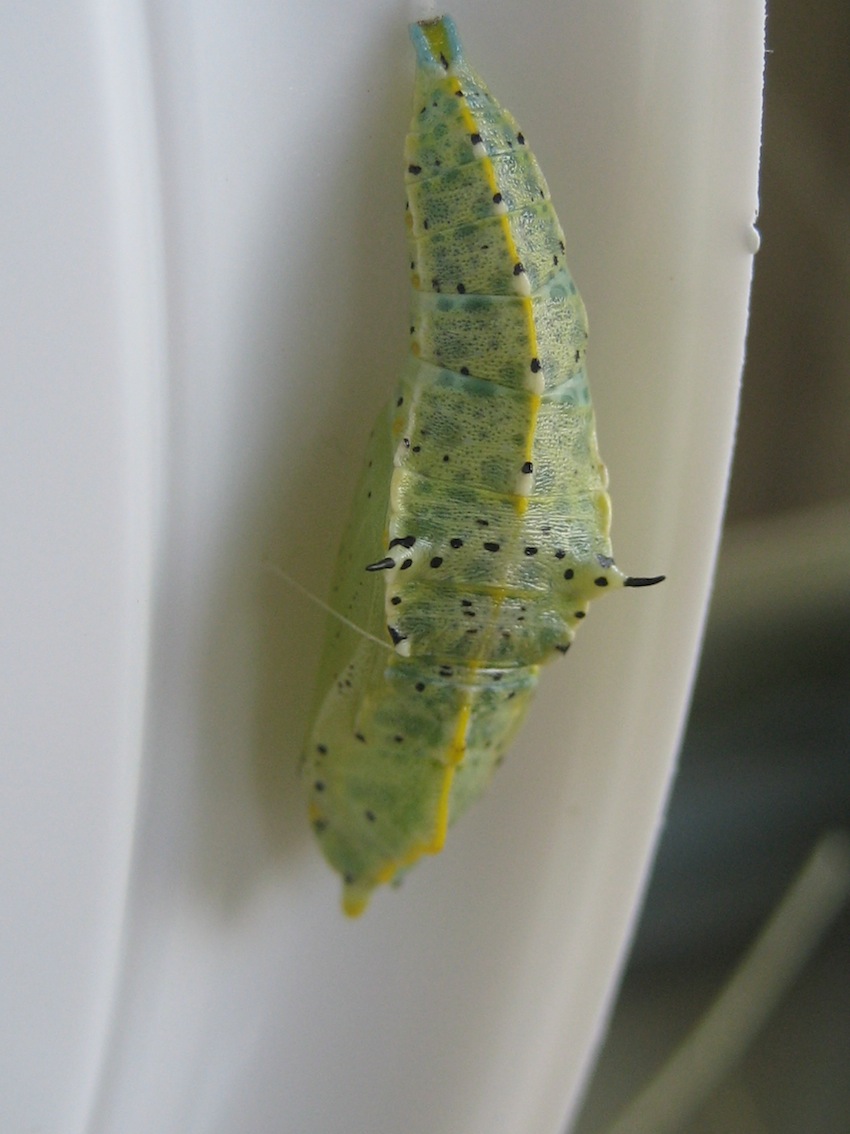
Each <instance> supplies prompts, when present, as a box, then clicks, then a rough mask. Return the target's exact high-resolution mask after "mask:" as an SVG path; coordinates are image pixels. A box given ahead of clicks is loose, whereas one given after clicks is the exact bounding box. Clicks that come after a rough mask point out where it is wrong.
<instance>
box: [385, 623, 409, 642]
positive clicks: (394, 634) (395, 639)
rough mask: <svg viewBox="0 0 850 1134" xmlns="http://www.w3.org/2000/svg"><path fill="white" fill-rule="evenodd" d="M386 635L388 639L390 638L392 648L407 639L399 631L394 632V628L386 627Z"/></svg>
mask: <svg viewBox="0 0 850 1134" xmlns="http://www.w3.org/2000/svg"><path fill="white" fill-rule="evenodd" d="M387 633H388V634H389V636H390V638H392V642H393V645H394V646H397V645H398V644H399V642H403V641H405V639H406V638H407V635H406V634H402V633H401V632H400V631H398V630H396V628H395V626H388V627H387Z"/></svg>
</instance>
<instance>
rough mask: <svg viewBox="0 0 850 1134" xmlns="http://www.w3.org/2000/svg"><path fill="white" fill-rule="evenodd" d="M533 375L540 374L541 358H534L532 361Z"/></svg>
mask: <svg viewBox="0 0 850 1134" xmlns="http://www.w3.org/2000/svg"><path fill="white" fill-rule="evenodd" d="M531 373H532V374H539V373H540V359H539V358H532V360H531Z"/></svg>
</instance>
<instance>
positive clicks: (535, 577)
mask: <svg viewBox="0 0 850 1134" xmlns="http://www.w3.org/2000/svg"><path fill="white" fill-rule="evenodd" d="M411 38H412V40H413V45H414V47H415V49H416V80H415V89H414V105H413V120H412V122H411V125H410V131H409V133H408V135H407V140H406V144H405V167H406V174H405V182H406V190H407V224H408V230H409V240H410V278H411V315H410V336H409V337H410V354H409V357H408V360H407V363H406V364H405V366H404V369H403V372H402V375H401V380H400V382H399V384H398V388H397V390H396V392H395V393H394V395H393V397H392V400H391V401H390V404H389V406H388V407H387V408H386V410H385V411H384V413H383V414H382V415H381V417H380V418H379V420H378V423H377V425H376V427H375V430H374V432H373V434H372V437H371V442H370V446H369V452H368V457H367V460H368V464H367V468H366V471H365V473H364V475H363V478H362V480H361V483H360V486H359V488H358V490H357V495H356V501H355V507H354V512H353V514H352V517H351V521H350V523H349V526H348V530H347V532H346V533H345V536H344V539H343V543H342V548H341V551H340V555H339V560H338V563H337V568H336V574H335V579H334V583H333V591H332V596H331V603H332V605H333V608H334V610H336V611H338V612H339V614H340V615H342V616H343V617H342V618H340V619H333V620H332V621H331V624H330V626H329V630H328V640H327V642H326V645H325V650H324V654H323V659H322V663H321V667H320V675H319V682H318V691H317V693H318V696H317V704H316V710H315V714H314V719H313V723H312V726H311V729H310V734H309V739H308V742H307V750H306V753H305V757H304V763H303V776H304V780H305V782H306V785H307V787H308V790H309V793H310V820H311V822H312V825H313V828H314V830H315V832H316V834H317V835H318V837H319V840H320V842H321V846H322V850H323V852H324V854H325V857H326V858H327V860H328V862H330V864H331V865H332V866H333V867H334V869H335V870H337V871H339V873H340V874H341V875H342V878H343V885H344V890H343V908H344V909H345V911H346V913H348V914H351V915H356V914H359V913H360V912H361V911H362V910H363V909H364V908H365V907H366V904H367V903H368V901H369V898H370V896H371V893H372V891H373V890H374V888H375V887H376V886H378V885H380V884H382V883H386V882H392V881H393V880H396V879H398V878H399V877H400V875H401V874H402V873H403V872H404V871H405V870H406V869H407V868H408V867H410V866H411V864H412V863H414V862H415V861H416V860H417V859H418V858H419V857H420V856H421V855H423V854H435V853H436V852H438V851H439V850H440V849H441V848H442V846H443V843H444V841H445V837H446V831H447V829H448V827H449V826H450V825H451V824H452V823H453V822H454V821H455V820H456V819H457V818H458V816H460V815H461V814H462V813H463V812H464V811H465V810H466V809H467V807H468V806H469V805H470V803H472V802H473V801H474V800H475V799H477V798H478V796H479V795H480V794H481V792H482V791H483V790H484V787H485V786H486V784H487V782H488V780H489V779H490V776H491V773H492V772H493V769H494V768H495V766H496V765H497V764H498V763H499V762H500V760H501V758H502V756H503V754H504V752H505V749H506V748H507V746H508V745H509V743H510V741H511V739H512V737H513V735H514V733H515V732H516V730H517V727H518V725H519V724H520V722H521V720H522V718H523V716H524V715H525V712H526V710H527V708H528V705H529V702H530V700H531V697H532V694H533V692H534V689H535V686H536V684H537V678H538V672H539V669H540V666H541V665H542V664H543V662H545V661H546V660H547V659H549V658H550V657H552V656H553V655H555V654H558V653H566V651H567V650H568V649H569V646H570V643H571V642H572V640H573V635H574V633H575V629H576V627H577V626H578V624H579V623H580V622H581V620H582V619H583V618H584V617H585V614H586V613H587V608H588V604H589V602H590V600H591V599H592V598H594V597H596V596H597V595H599V594H602V593H604V592H605V591H608V590H611V589H612V588H615V587H622V586H645V585H649V584H651V583H656V582H659V581H660V579H637V578H627V577H625V576H624V575H623V574H622V572H621V571H620V570H619V569H618V568H617V567H616V566H615V565H614V561H613V559H612V556H611V543H610V539H609V525H610V501H609V498H608V494H607V492H606V485H607V476H606V472H605V467H604V465H603V464H602V462H601V460H600V458H599V453H598V450H597V446H596V433H595V427H594V419H593V409H592V407H591V403H590V394H589V391H588V385H587V375H586V371H585V349H586V345H587V321H586V318H585V312H584V305H583V303H582V301H581V297H580V296H579V294H578V291H577V290H576V286H575V284H574V283H573V280H572V277H571V276H570V273H569V271H568V270H567V266H566V262H565V260H564V235H563V232H562V231H561V226H560V224H559V222H558V218H557V217H556V216H555V211H554V209H553V208H552V205H551V202H550V199H549V190H548V187H547V185H546V182H545V180H544V178H543V174H542V173H541V171H540V168H539V166H538V164H537V161H536V160H535V158H534V155H533V154H532V153H531V151H530V150H529V148H528V146H527V145H526V141H525V137H524V135H523V133H522V132H521V130H520V129H519V128H518V126H517V124H516V122H515V121H514V119H513V117H512V116H511V115H510V114H509V113H508V112H507V111H506V110H504V109H503V108H502V107H501V106H500V105H499V104H498V103H497V102H496V100H495V99H494V98H493V96H492V95H491V94H490V93H489V91H488V90H487V88H486V87H485V86H484V84H483V83H482V81H481V80H480V79H479V78H478V76H477V75H476V74H475V73H474V72H473V71H472V70H471V69H470V67H469V65H468V63H467V62H466V58H465V56H464V53H463V49H462V47H461V44H460V41H459V39H458V35H457V31H456V28H455V25H454V23H453V21H452V20H451V19H450V18H449V17H448V16H443V17H440V18H438V19H434V20H427V21H422V22H421V23H418V24H413V25H412V26H411ZM358 628H360V629H361V630H362V631H363V632H362V633H361V632H359V631H358Z"/></svg>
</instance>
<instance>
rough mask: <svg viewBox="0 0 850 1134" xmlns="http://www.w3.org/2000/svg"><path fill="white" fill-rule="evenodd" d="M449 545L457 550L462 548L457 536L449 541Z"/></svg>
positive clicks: (461, 542)
mask: <svg viewBox="0 0 850 1134" xmlns="http://www.w3.org/2000/svg"><path fill="white" fill-rule="evenodd" d="M449 545H450V546H451V547H453V548H454V549H455V550H457V549H458V548H459V547H463V540H462V539H458V538H457V536H455V538H454V539H450V540H449Z"/></svg>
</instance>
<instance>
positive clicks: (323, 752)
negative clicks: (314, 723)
mask: <svg viewBox="0 0 850 1134" xmlns="http://www.w3.org/2000/svg"><path fill="white" fill-rule="evenodd" d="M316 751H317V752H318V753H319V755H320V756H327V754H328V747H327V745H326V744H317V745H316Z"/></svg>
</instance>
